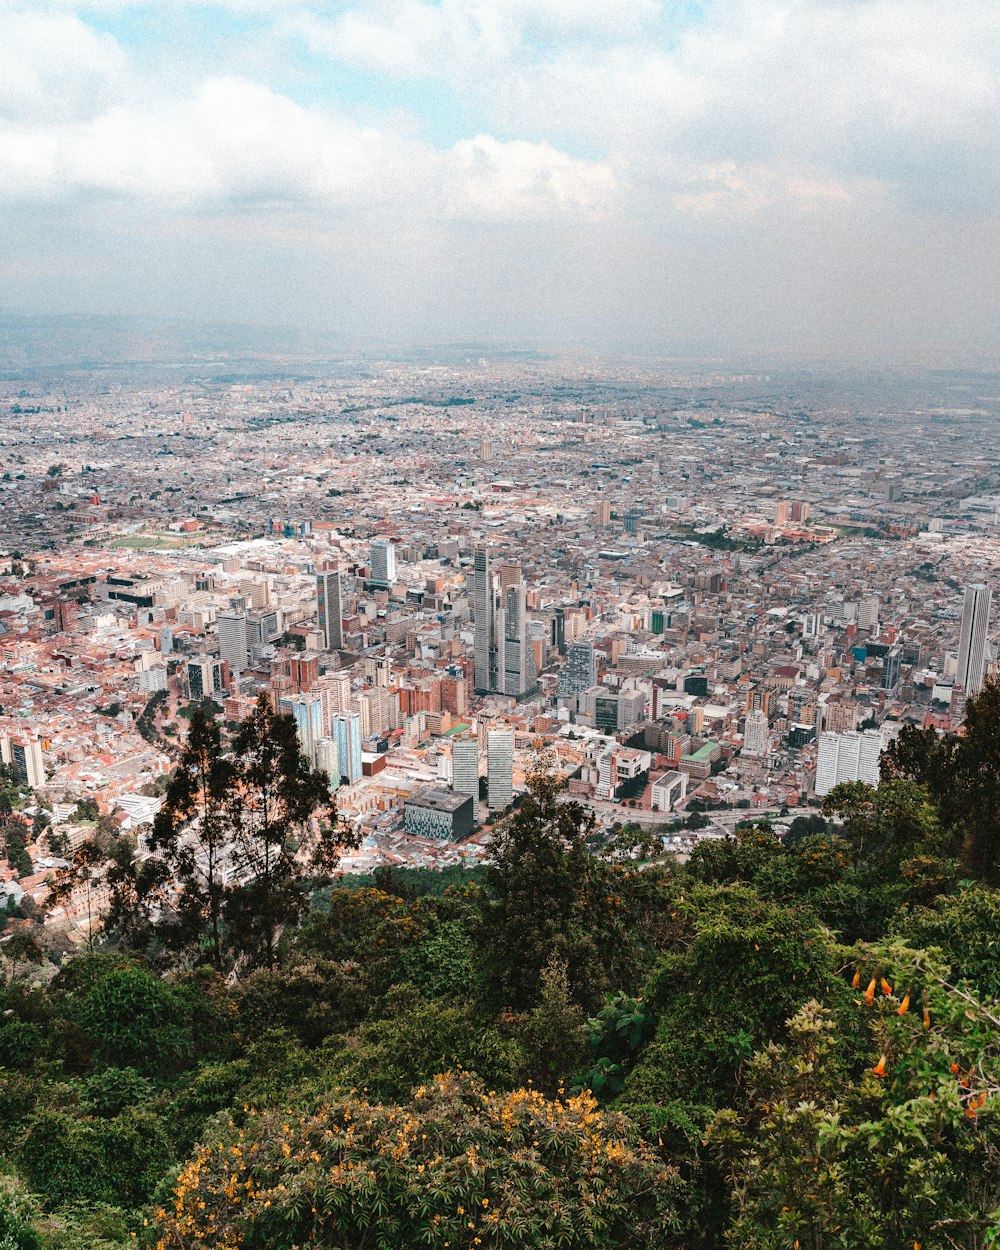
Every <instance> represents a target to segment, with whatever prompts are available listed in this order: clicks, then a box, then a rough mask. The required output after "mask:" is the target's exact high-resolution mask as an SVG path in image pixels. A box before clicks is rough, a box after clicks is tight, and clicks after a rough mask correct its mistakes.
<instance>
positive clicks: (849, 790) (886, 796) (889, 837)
mask: <svg viewBox="0 0 1000 1250" xmlns="http://www.w3.org/2000/svg"><path fill="white" fill-rule="evenodd" d="M823 811H824V813H825V814H826V815H828V816H837V817H839V819H840V820H841V821H842V822H843V823H842V828H841V829H840V830H838V832H839V833H840V834H841V836H842V837H844V838H845V839H846V840H847V842H848V843H850V845H851V847H852V850H853V855H854V862H855V864H856V865H859V864H862V863H863V864H866V865H867V866H868V867H869V868H870V869H871V870H873V871H874V872H876V873H880V874H882V875H886V874H891V875H895V874H896V873H897V872H898V870H899V865H900V863H901V862H902V861H903V860H904V859H909V858H910V857H911V856H913V855H916V854H917V853H918V852H922V851H929V852H937V851H938V850H940V848H941V843H942V835H941V830H940V825H939V822H938V815H937V811H936V809H935V808H934V807H933V806H932V804H930V803H929V802H928V801H927V793H926V791H925V790H924V789H923V788H922V787H921V786H919V785H917V784H916V783H915V782H912V781H887V782H886V783H885V784H883V785H880V786H878V788H876V787H874V786H869V785H867V784H866V783H865V782H863V781H847V782H844V783H842V784H841V785H839V786H834V788H833V789H832V790H831V791H830V793H829V794H828V795H827V796H826V798H825V799H824V800H823Z"/></svg>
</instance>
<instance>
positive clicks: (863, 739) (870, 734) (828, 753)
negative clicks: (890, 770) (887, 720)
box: [816, 729, 883, 798]
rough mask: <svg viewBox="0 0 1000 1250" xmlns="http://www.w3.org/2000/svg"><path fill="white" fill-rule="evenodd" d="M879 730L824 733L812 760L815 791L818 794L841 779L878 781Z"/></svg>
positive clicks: (880, 748)
mask: <svg viewBox="0 0 1000 1250" xmlns="http://www.w3.org/2000/svg"><path fill="white" fill-rule="evenodd" d="M882 745H883V740H882V734H881V731H880V730H878V729H866V730H865V731H864V732H863V733H859V732H857V731H856V730H852V731H851V732H849V733H842V734H835V733H824V734H821V735H820V739H819V756H818V758H817V761H816V794H817V795H818V796H819V797H820V798H822V797H823V796H824V795H825V794H829V793H830V791H831V790H832V789H833V787H834V786H839V785H840V784H841V783H842V782H845V781H864V782H867V784H868V785H870V786H877V785H878V783H879V755H880V754H881V752H882Z"/></svg>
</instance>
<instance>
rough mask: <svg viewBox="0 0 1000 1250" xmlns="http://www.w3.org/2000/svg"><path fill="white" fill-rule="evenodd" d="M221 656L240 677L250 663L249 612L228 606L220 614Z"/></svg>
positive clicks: (232, 671)
mask: <svg viewBox="0 0 1000 1250" xmlns="http://www.w3.org/2000/svg"><path fill="white" fill-rule="evenodd" d="M217 619H218V626H219V658H220V659H221V660H222V661H223V662H224V663H225V664H228V665H229V671H230V672H231V673H232V674H233V675H234V676H235V677H239V675H240V674H241V673H245V672H246V670H247V668H248V666H249V664H250V647H249V637H248V631H247V614H246V612H244V611H243V610H242V609H240V608H227V609H226V611H224V612H220V613H219V615H218V618H217Z"/></svg>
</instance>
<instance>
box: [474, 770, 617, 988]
mask: <svg viewBox="0 0 1000 1250" xmlns="http://www.w3.org/2000/svg"><path fill="white" fill-rule="evenodd" d="M560 788H561V787H560V785H559V783H558V782H557V781H556V780H555V779H554V778H553V777H551V776H548V775H546V774H536V775H535V776H534V777H532V778H531V779H530V782H529V788H528V792H527V794H526V795H525V797H524V802H523V803H522V804H521V806H520V807H519V808H518V809H517V810H516V811H515V812H514V813H513V814H512V815H510V816H508V817H506V818H505V819H504V820H502V821H500V822H499V824H498V825H497V827H496V829H495V830H494V836H493V839H492V841H491V843H490V861H489V866H488V869H487V874H486V887H487V890H488V892H489V893H488V895H484V897H483V900H482V912H481V919H480V922H479V925H478V932H477V934H476V938H477V947H478V950H479V955H480V975H481V977H482V992H483V994H484V996H486V997H487V998H489V999H490V1000H491V1001H492V1002H493V1003H495V1005H496V1006H497V1007H507V1008H512V1009H513V1010H515V1011H521V1010H524V1009H525V1008H528V1007H532V1006H534V1005H535V1004H536V1003H537V1001H538V995H539V989H540V986H541V983H542V972H543V970H544V969H545V968H546V967H547V966H548V964H549V963H550V962H551V961H552V960H553V959H556V960H559V961H561V962H563V963H564V964H565V965H566V967H567V970H568V976H569V983H570V987H571V990H572V993H573V995H574V997H575V998H576V1000H577V1001H578V1002H579V1003H580V1004H581V1005H584V1006H589V1005H591V1004H593V1005H596V1002H599V1001H600V995H601V994H602V993H603V989H604V985H605V972H604V968H603V965H602V962H601V958H600V954H599V952H598V949H597V945H596V943H595V941H594V938H593V936H592V925H593V921H594V920H595V919H596V918H597V913H598V910H603V907H602V904H603V900H604V897H605V891H604V890H602V889H601V887H600V883H601V879H602V877H603V876H604V873H603V870H602V865H601V863H600V861H598V860H596V859H595V858H594V857H593V856H592V855H591V854H590V852H589V850H588V849H587V846H586V838H587V835H588V834H589V833H590V832H591V830H592V828H593V816H592V815H591V814H590V813H588V812H586V811H585V810H584V808H582V807H581V806H580V805H579V804H578V803H573V802H563V801H562V799H561V797H560V793H559V791H560Z"/></svg>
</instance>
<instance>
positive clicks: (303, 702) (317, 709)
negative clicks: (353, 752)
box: [282, 693, 327, 768]
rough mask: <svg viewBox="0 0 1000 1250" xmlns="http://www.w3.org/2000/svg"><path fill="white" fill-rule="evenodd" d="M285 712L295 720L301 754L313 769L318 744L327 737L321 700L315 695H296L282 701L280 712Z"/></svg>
mask: <svg viewBox="0 0 1000 1250" xmlns="http://www.w3.org/2000/svg"><path fill="white" fill-rule="evenodd" d="M286 703H287V709H286V707H285V704H286ZM285 710H287V711H288V712H289V713H290V715H291V716H292V717H294V719H295V729H296V732H297V733H298V735H299V744H300V745H301V747H302V754H303V755H304V756H305V757H306V759H307V760H308V761H309V763H310V764H311V765H312V767H313V768H315V767H316V762H317V748H318V746H319V742H320V740H321V739H322V738H325V737H326V736H327V733H326V722H325V721H324V719H323V700H322V698H321V697H320V696H319V695H318V694H315V693H313V694H297V695H294V696H293V697H292V698H291V699H288V700H282V711H285Z"/></svg>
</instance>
